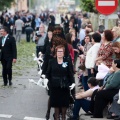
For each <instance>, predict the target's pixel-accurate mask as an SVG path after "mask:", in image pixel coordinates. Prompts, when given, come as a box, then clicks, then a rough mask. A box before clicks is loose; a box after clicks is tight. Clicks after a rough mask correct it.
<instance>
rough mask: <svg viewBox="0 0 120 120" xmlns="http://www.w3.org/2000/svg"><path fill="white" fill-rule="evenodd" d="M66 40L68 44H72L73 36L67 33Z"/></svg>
mask: <svg viewBox="0 0 120 120" xmlns="http://www.w3.org/2000/svg"><path fill="white" fill-rule="evenodd" d="M65 38H66V42H67V43H69V44H72V41H71V38H72V35H71V34H70V33H67V34H66V35H65Z"/></svg>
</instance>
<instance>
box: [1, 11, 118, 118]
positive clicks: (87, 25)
mask: <svg viewBox="0 0 120 120" xmlns="http://www.w3.org/2000/svg"><path fill="white" fill-rule="evenodd" d="M0 19H1V24H2V25H3V26H4V27H2V28H1V36H2V37H1V38H0V39H1V40H0V49H1V54H0V57H1V62H2V66H3V82H4V86H6V85H7V83H8V80H9V85H12V82H11V81H12V62H16V59H17V50H16V43H15V39H14V37H12V36H13V28H16V29H15V31H16V42H20V40H21V37H20V36H21V34H22V33H24V32H26V41H27V42H30V34H31V33H33V31H34V40H33V41H34V42H35V44H36V56H37V57H39V53H40V52H41V53H42V54H43V60H44V62H43V65H42V68H41V69H42V74H44V75H45V76H46V78H47V79H48V95H49V99H48V109H47V113H46V116H45V117H46V120H49V118H50V110H51V108H52V107H53V108H54V115H53V116H54V119H55V120H59V119H60V116H61V119H62V120H66V111H67V109H68V107H69V105H70V104H71V101H70V97H71V96H72V98H73V99H74V100H73V101H72V104H74V106H73V115H72V116H70V118H69V119H70V120H79V113H80V109H81V108H82V109H83V110H84V111H85V112H86V115H92V116H91V117H92V118H103V110H104V108H105V107H106V106H110V108H109V109H108V113H109V116H108V117H107V118H108V119H115V120H120V110H119V109H120V105H119V104H118V103H117V100H118V99H119V97H118V92H119V89H120V81H119V76H120V26H119V22H118V26H115V27H113V28H112V29H108V30H106V29H105V27H104V26H103V25H100V26H99V28H98V30H97V31H94V30H93V28H92V23H91V21H90V20H89V18H88V15H87V14H86V13H84V14H82V13H79V14H71V16H70V17H68V15H62V14H61V23H60V24H59V25H55V17H54V15H53V14H51V15H48V14H47V13H41V14H40V15H33V14H31V13H29V12H28V13H22V12H16V13H15V15H14V16H13V15H11V14H8V13H3V14H2V15H1V17H0ZM47 19H48V20H49V24H48V29H47V31H46V29H45V24H46V21H47ZM18 38H19V39H18ZM7 39H9V40H7ZM77 60H78V61H79V66H77V64H76V63H77ZM39 70H40V68H39V66H38V71H39ZM76 73H78V78H79V79H78V83H79V84H81V85H82V88H83V90H84V91H83V92H81V91H80V92H78V93H76V91H75V85H76V84H78V83H77V82H76V81H77V80H75V76H74V75H75V74H76Z"/></svg>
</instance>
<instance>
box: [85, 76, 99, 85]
mask: <svg viewBox="0 0 120 120" xmlns="http://www.w3.org/2000/svg"><path fill="white" fill-rule="evenodd" d="M87 83H90V84H91V85H92V86H96V85H98V80H96V78H95V77H90V78H89V79H88V82H87Z"/></svg>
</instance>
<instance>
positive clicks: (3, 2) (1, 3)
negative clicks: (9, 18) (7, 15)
mask: <svg viewBox="0 0 120 120" xmlns="http://www.w3.org/2000/svg"><path fill="white" fill-rule="evenodd" d="M12 2H14V0H0V10H4V9H5V8H9V7H10V6H11V3H12Z"/></svg>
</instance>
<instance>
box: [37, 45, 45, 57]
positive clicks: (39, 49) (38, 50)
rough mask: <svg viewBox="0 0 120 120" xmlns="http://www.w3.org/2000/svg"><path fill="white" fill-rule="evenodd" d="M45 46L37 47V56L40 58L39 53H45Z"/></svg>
mask: <svg viewBox="0 0 120 120" xmlns="http://www.w3.org/2000/svg"><path fill="white" fill-rule="evenodd" d="M43 48H44V47H43V46H36V55H37V57H39V52H43Z"/></svg>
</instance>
